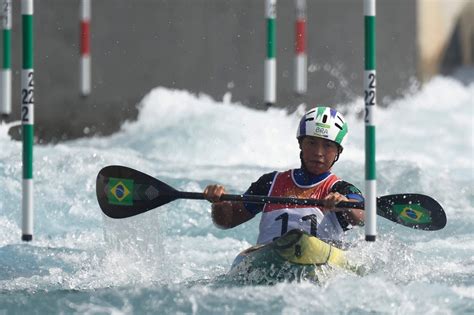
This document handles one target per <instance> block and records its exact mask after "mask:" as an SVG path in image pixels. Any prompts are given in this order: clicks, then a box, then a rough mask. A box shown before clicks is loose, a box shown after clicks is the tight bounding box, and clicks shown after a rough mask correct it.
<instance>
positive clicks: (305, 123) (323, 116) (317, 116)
mask: <svg viewBox="0 0 474 315" xmlns="http://www.w3.org/2000/svg"><path fill="white" fill-rule="evenodd" d="M347 132H348V127H347V123H346V121H345V119H344V116H342V114H341V113H339V112H338V111H337V110H335V109H334V108H330V107H315V108H312V109H310V110H309V111H308V112H306V114H305V115H304V116H303V117H302V118H301V120H300V125H299V127H298V131H297V133H296V138H297V139H298V140H299V139H300V138H301V137H304V136H312V137H318V138H323V139H327V140H331V141H333V142H336V143H337V144H338V145H340V146H341V148H343V147H344V142H345V141H344V140H345V139H346V135H347Z"/></svg>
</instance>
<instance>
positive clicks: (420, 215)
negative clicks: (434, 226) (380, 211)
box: [393, 204, 431, 224]
mask: <svg viewBox="0 0 474 315" xmlns="http://www.w3.org/2000/svg"><path fill="white" fill-rule="evenodd" d="M393 208H394V210H395V212H396V213H397V214H398V218H399V219H401V220H403V221H404V222H406V223H413V224H423V223H430V222H431V216H430V214H429V213H428V212H427V211H426V210H425V209H424V208H423V207H422V206H420V205H418V204H408V205H395V206H393Z"/></svg>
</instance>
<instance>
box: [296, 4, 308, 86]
mask: <svg viewBox="0 0 474 315" xmlns="http://www.w3.org/2000/svg"><path fill="white" fill-rule="evenodd" d="M295 29H296V34H295V35H296V39H295V53H296V56H295V93H296V94H300V95H302V94H305V93H306V90H307V86H308V75H307V72H308V70H307V69H308V67H307V62H308V61H307V60H308V57H307V54H306V0H296V27H295Z"/></svg>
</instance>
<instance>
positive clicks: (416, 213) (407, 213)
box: [400, 207, 423, 221]
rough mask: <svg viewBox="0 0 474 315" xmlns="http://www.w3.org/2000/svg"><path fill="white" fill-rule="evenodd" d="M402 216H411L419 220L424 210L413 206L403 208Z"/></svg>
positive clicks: (412, 218)
mask: <svg viewBox="0 0 474 315" xmlns="http://www.w3.org/2000/svg"><path fill="white" fill-rule="evenodd" d="M400 215H401V216H402V217H405V218H409V219H411V220H414V221H418V220H419V219H420V218H421V216H422V215H423V212H421V211H418V210H415V209H413V208H412V207H405V208H403V210H402V212H401V213H400Z"/></svg>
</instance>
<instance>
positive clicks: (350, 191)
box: [331, 180, 364, 231]
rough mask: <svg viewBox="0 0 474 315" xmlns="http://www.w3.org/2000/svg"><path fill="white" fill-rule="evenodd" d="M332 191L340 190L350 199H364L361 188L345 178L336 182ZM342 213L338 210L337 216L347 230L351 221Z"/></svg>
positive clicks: (339, 191)
mask: <svg viewBox="0 0 474 315" xmlns="http://www.w3.org/2000/svg"><path fill="white" fill-rule="evenodd" d="M331 192H338V193H340V194H341V195H344V196H346V197H347V198H349V199H355V200H359V201H364V196H363V195H362V192H361V191H360V190H359V188H357V187H356V186H354V185H352V184H351V183H348V182H346V181H343V180H342V181H339V182H337V183H335V184H334V185H333V186H332V189H331ZM342 214H343V213H342V212H336V217H337V220H338V221H339V224H341V226H342V228H343V230H344V231H347V230H348V229H349V223H348V222H347V220H346V219H345V218H344V216H343V215H342Z"/></svg>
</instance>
